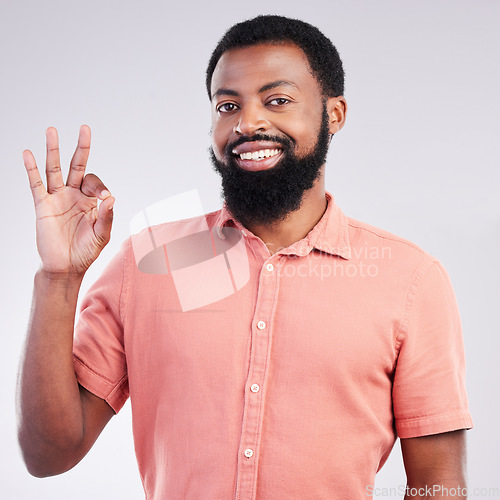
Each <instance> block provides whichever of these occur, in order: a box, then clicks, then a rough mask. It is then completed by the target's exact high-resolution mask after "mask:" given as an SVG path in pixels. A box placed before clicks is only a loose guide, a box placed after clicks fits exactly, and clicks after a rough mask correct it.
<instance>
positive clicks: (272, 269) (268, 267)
mask: <svg viewBox="0 0 500 500" xmlns="http://www.w3.org/2000/svg"><path fill="white" fill-rule="evenodd" d="M266 269H267V270H268V271H269V272H270V273H272V272H273V271H274V266H273V265H272V264H271V263H270V262H269V264H267V266H266Z"/></svg>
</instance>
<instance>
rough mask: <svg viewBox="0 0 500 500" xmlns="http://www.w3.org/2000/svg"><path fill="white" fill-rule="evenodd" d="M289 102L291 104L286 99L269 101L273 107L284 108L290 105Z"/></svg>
mask: <svg viewBox="0 0 500 500" xmlns="http://www.w3.org/2000/svg"><path fill="white" fill-rule="evenodd" d="M289 102H290V100H289V99H285V98H284V97H276V99H273V100H272V101H269V104H272V105H273V106H284V105H285V104H288V103H289Z"/></svg>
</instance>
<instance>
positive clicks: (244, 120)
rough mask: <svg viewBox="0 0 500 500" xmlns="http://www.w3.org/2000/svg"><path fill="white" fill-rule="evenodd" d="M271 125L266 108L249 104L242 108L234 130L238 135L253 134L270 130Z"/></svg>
mask: <svg viewBox="0 0 500 500" xmlns="http://www.w3.org/2000/svg"><path fill="white" fill-rule="evenodd" d="M270 126H271V124H270V123H269V121H268V120H267V118H266V117H265V110H263V109H260V107H259V106H250V105H247V106H245V107H242V108H241V109H240V112H239V113H238V117H237V122H236V124H235V126H234V128H233V131H234V133H235V134H238V135H253V134H256V133H257V132H265V131H266V130H269V128H270Z"/></svg>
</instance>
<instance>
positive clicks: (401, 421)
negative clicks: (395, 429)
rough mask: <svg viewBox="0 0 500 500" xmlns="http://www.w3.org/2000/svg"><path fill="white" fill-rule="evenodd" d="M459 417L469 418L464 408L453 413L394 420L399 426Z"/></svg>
mask: <svg viewBox="0 0 500 500" xmlns="http://www.w3.org/2000/svg"><path fill="white" fill-rule="evenodd" d="M459 415H466V416H469V411H468V410H467V409H464V408H457V409H456V410H454V411H447V412H445V413H436V414H434V415H421V416H418V417H405V418H399V419H397V420H396V423H397V424H399V425H401V424H406V423H412V422H418V421H421V420H436V419H438V418H443V417H447V416H459Z"/></svg>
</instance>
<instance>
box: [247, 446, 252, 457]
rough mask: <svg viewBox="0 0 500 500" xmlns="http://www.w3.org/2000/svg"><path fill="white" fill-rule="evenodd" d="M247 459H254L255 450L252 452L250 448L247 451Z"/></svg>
mask: <svg viewBox="0 0 500 500" xmlns="http://www.w3.org/2000/svg"><path fill="white" fill-rule="evenodd" d="M245 457H247V458H252V457H253V450H251V449H250V448H247V449H246V450H245Z"/></svg>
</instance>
